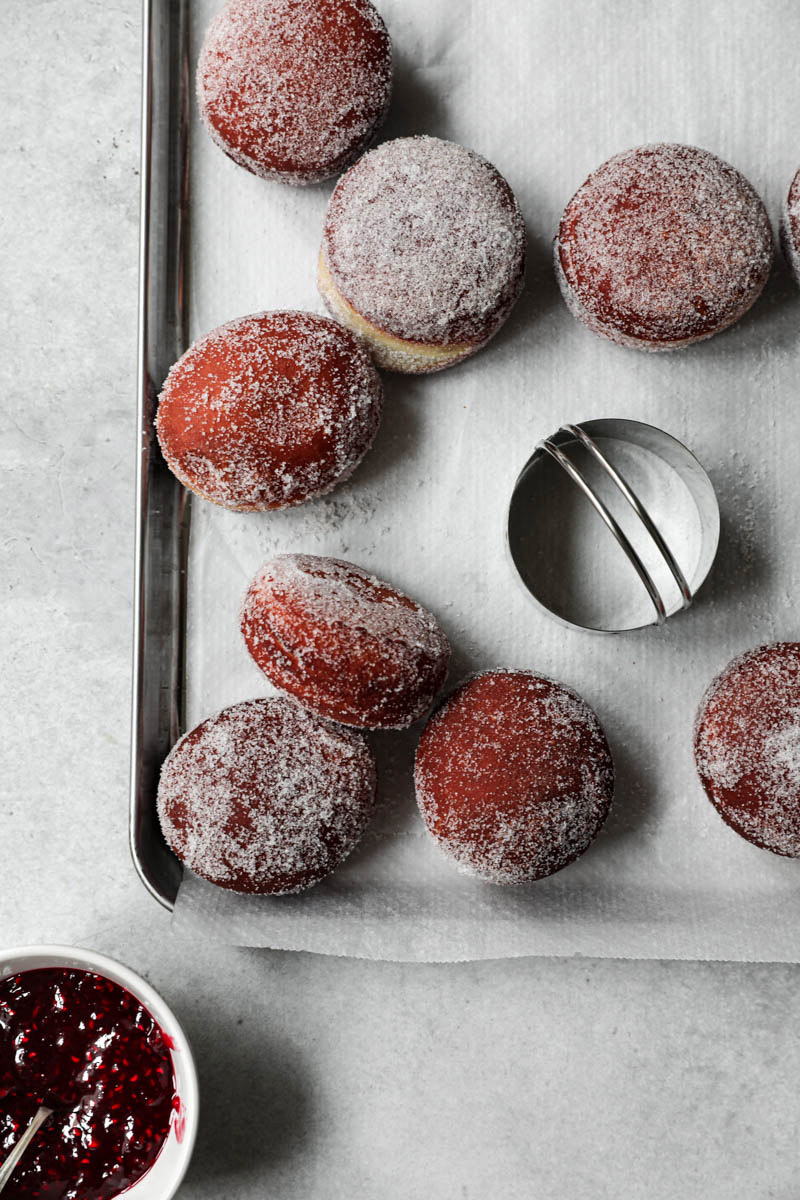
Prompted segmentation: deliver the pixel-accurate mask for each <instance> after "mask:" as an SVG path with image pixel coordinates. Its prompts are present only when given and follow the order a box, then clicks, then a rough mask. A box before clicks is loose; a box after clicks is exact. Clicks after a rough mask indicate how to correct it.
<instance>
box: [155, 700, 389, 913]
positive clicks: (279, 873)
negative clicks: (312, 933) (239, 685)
mask: <svg viewBox="0 0 800 1200" xmlns="http://www.w3.org/2000/svg"><path fill="white" fill-rule="evenodd" d="M375 788H376V774H375V762H374V759H373V757H372V753H371V751H370V749H369V747H368V746H367V744H366V742H365V741H364V739H363V737H362V736H361V735H360V734H357V733H354V732H353V731H352V730H348V729H341V728H339V727H337V726H335V725H332V724H331V723H330V722H328V721H322V720H320V719H319V718H318V717H315V716H313V714H312V713H309V712H307V711H306V710H305V709H303V708H301V707H300V706H299V705H298V704H295V703H294V701H292V700H287V699H285V698H284V697H275V698H272V699H266V700H246V701H245V702H244V703H242V704H234V705H233V706H232V707H230V708H225V709H223V710H222V712H220V713H217V715H216V716H213V717H209V718H208V719H207V720H206V721H202V722H201V724H199V725H197V726H195V728H194V729H192V730H191V731H190V732H189V733H187V734H185V735H184V736H183V737H182V738H181V739H180V741H179V742H177V743H176V744H175V746H174V747H173V748H172V750H171V751H170V754H169V756H168V758H167V760H166V762H165V763H164V766H163V767H162V769H161V779H160V782H159V786H158V815H159V819H160V822H161V828H162V830H163V833H164V837H165V838H166V840H167V842H168V844H169V845H170V846H171V847H172V849H173V850H174V852H175V853H176V854H177V856H178V858H180V859H181V860H182V862H184V863H185V864H186V866H187V867H189V868H190V869H191V870H192V871H194V872H195V874H197V875H200V876H202V877H203V879H208V880H210V882H211V883H215V884H217V885H218V886H219V887H223V888H229V889H231V890H232V891H235V892H255V893H259V894H265V893H282V892H299V891H302V890H303V889H304V888H308V887H311V885H312V884H314V883H318V882H319V880H320V879H322V878H323V876H325V875H328V874H330V872H331V871H333V870H334V868H335V867H337V866H338V865H339V863H341V862H342V861H343V860H344V859H345V858H346V857H347V855H348V854H349V853H350V851H351V850H352V849H353V847H354V846H355V845H356V843H357V842H358V841H359V839H360V838H361V835H362V834H363V832H364V830H365V829H366V826H367V822H368V821H369V818H370V815H371V813H372V809H373V805H374V802H375Z"/></svg>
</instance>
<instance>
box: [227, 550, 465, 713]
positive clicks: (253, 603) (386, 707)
mask: <svg viewBox="0 0 800 1200" xmlns="http://www.w3.org/2000/svg"><path fill="white" fill-rule="evenodd" d="M242 634H243V636H244V640H245V642H246V644H247V648H248V650H249V651H250V654H251V655H252V657H253V659H254V661H255V662H256V663H257V664H258V666H259V667H260V668H261V670H262V671H263V672H264V674H265V675H266V676H267V678H268V679H269V680H270V682H271V683H273V684H274V685H275V687H277V688H280V689H281V690H282V691H285V692H288V693H289V694H290V695H292V696H294V697H295V698H296V699H297V700H299V701H300V703H301V704H304V705H305V706H306V707H307V708H310V709H311V710H312V711H313V712H315V713H319V715H320V716H322V717H328V718H330V719H331V720H333V721H340V722H342V724H344V725H356V726H359V727H361V728H366V729H384V728H390V729H402V728H404V727H405V726H407V725H411V724H412V722H413V721H416V720H417V718H418V717H421V716H424V714H425V713H426V712H427V711H428V709H429V708H430V706H431V704H432V702H433V699H434V697H435V695H436V693H437V692H438V691H439V689H440V688H441V686H442V684H443V683H444V680H445V676H446V674H447V666H448V662H449V659H450V646H449V645H448V642H447V638H446V637H445V635H444V633H443V632H442V630H441V629H440V628H439V625H438V624H437V622H436V619H435V617H433V616H432V615H431V613H429V612H428V611H427V610H426V609H424V608H423V607H422V606H421V605H420V604H417V603H416V601H414V600H411V599H410V598H409V597H408V596H405V595H404V594H403V593H402V592H399V591H397V590H396V588H393V587H392V586H391V584H388V583H384V582H383V581H382V580H380V579H376V578H375V576H374V575H370V574H369V573H368V572H367V571H364V570H362V569H361V567H357V566H354V564H353V563H349V562H342V561H341V560H340V559H336V558H320V557H317V556H316V555H311V554H279V555H278V556H277V557H276V558H273V559H272V560H271V561H270V562H268V563H267V564H266V566H264V567H262V569H261V570H260V571H259V573H258V575H257V576H256V577H255V579H254V580H253V583H252V584H251V586H250V589H249V591H248V593H247V596H246V597H245V602H244V607H243V610H242Z"/></svg>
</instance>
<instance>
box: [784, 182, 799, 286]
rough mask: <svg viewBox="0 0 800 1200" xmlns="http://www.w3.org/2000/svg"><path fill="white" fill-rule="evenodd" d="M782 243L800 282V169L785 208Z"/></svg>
mask: <svg viewBox="0 0 800 1200" xmlns="http://www.w3.org/2000/svg"><path fill="white" fill-rule="evenodd" d="M781 245H782V247H783V252H784V254H785V255H786V261H787V262H788V263H789V266H790V267H791V269H792V274H793V275H794V277H795V279H796V280H797V282H798V283H800V171H798V172H797V174H796V175H795V177H794V179H793V180H792V186H791V187H790V188H789V195H788V196H787V197H786V203H785V205H784V208H783V214H782V220H781Z"/></svg>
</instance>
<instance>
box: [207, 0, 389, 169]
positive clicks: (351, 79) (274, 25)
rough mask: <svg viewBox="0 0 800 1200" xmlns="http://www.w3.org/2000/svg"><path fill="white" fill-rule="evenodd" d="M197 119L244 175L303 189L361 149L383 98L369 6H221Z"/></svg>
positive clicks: (381, 35) (359, 0)
mask: <svg viewBox="0 0 800 1200" xmlns="http://www.w3.org/2000/svg"><path fill="white" fill-rule="evenodd" d="M196 82H197V98H198V101H199V105H200V114H201V116H202V118H203V121H204V123H205V125H206V128H207V129H208V132H209V133H210V134H211V137H212V138H213V140H214V141H215V142H216V144H217V145H218V146H219V147H220V148H221V149H222V150H224V151H225V153H226V154H227V155H228V156H229V157H230V158H232V159H233V160H234V162H236V163H238V164H239V165H240V166H242V167H246V168H247V170H248V171H252V172H253V173H254V174H255V175H260V176H261V177H262V178H265V179H271V178H274V179H280V180H282V181H283V182H284V183H290V184H296V185H302V184H310V183H318V182H319V181H320V180H323V179H329V178H330V177H331V176H333V175H338V174H339V173H340V172H341V171H343V170H344V169H345V167H347V166H349V165H350V163H352V162H354V161H355V159H356V158H358V156H359V154H360V153H361V152H362V151H363V150H364V149H365V148H366V147H367V146H368V145H369V143H370V141H371V140H372V138H373V136H374V134H375V133H376V131H377V130H378V128H379V127H380V125H381V124H382V123H383V120H384V118H385V116H386V113H387V111H388V108H389V101H390V98H391V92H392V48H391V43H390V41H389V34H388V33H387V32H386V26H385V25H384V23H383V21H382V20H381V17H380V15H379V14H378V12H377V10H376V9H375V8H374V6H373V5H372V4H371V3H370V0H227V3H226V4H225V6H224V7H223V9H222V11H221V12H220V13H219V14H218V16H217V17H216V18H215V19H214V20H213V21H212V22H211V25H210V26H209V29H208V32H207V34H206V37H205V41H204V43H203V48H202V50H201V52H200V59H199V62H198V67H197V80H196Z"/></svg>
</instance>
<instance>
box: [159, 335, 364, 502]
mask: <svg viewBox="0 0 800 1200" xmlns="http://www.w3.org/2000/svg"><path fill="white" fill-rule="evenodd" d="M382 402H383V391H382V387H381V381H380V377H379V375H378V373H377V371H376V370H375V368H374V366H373V365H372V361H371V359H370V357H369V355H368V354H367V352H366V351H365V350H364V349H363V347H362V346H361V345H360V343H359V342H358V341H357V339H356V338H355V337H354V336H353V335H352V334H351V333H349V332H348V331H347V330H346V329H344V328H343V327H342V326H341V325H339V324H338V322H336V321H331V320H330V319H329V318H328V317H318V316H316V315H315V314H314V313H303V312H272V313H257V314H255V315H253V316H248V317H241V318H240V319H239V320H237V321H231V322H230V323H229V324H227V325H222V326H220V327H219V328H218V329H214V330H212V331H211V333H208V334H206V336H205V337H203V338H201V339H200V340H199V341H198V342H195V344H194V345H193V346H192V347H190V349H189V350H187V351H186V353H185V354H184V355H183V357H182V358H181V359H180V360H179V361H178V362H177V363H176V364H175V366H174V367H173V368H172V370H171V371H170V373H169V375H168V376H167V380H166V383H165V384H164V390H163V391H162V393H161V396H160V397H159V405H158V415H157V417H156V431H157V433H158V440H159V443H160V445H161V451H162V453H163V455H164V458H165V459H166V461H167V464H168V466H169V467H170V469H171V470H172V471H173V472H174V474H175V475H177V477H178V479H179V480H180V481H181V483H182V484H184V485H185V486H186V487H188V488H191V490H192V491H194V492H196V493H197V494H198V495H200V496H202V497H203V498H204V499H206V500H211V501H213V502H214V503H215V504H221V505H224V506H225V507H226V508H233V509H238V510H240V511H256V510H261V509H272V508H287V507H289V506H291V505H294V504H302V503H303V501H305V500H310V499H313V498H314V497H316V496H321V495H323V494H324V493H325V492H329V491H330V490H331V489H332V488H334V487H336V485H337V484H338V483H341V482H342V481H343V480H344V479H346V478H347V477H348V476H349V475H350V474H351V473H352V471H354V470H355V468H356V467H357V466H358V464H359V462H360V461H361V459H362V458H363V457H364V455H365V454H366V452H367V450H368V449H369V448H370V446H371V445H372V442H373V440H374V438H375V434H376V433H377V430H378V426H379V424H380V418H381V409H382Z"/></svg>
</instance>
